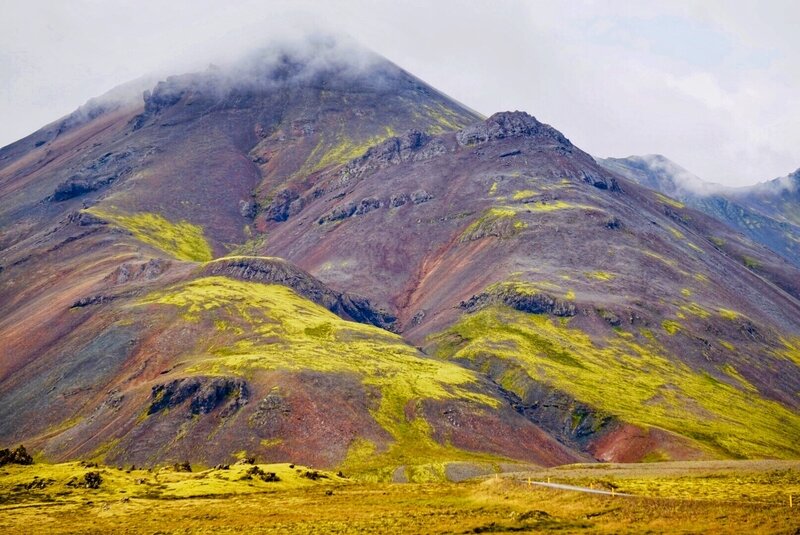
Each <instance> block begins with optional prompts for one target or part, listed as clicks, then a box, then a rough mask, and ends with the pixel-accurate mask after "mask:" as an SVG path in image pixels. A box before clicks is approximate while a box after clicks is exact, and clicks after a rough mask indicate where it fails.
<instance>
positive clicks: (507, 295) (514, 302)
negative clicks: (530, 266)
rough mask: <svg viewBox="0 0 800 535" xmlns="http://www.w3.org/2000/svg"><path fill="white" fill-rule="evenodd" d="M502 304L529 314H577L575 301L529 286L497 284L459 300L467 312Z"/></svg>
mask: <svg viewBox="0 0 800 535" xmlns="http://www.w3.org/2000/svg"><path fill="white" fill-rule="evenodd" d="M494 304H502V305H505V306H508V307H511V308H513V309H514V310H519V311H520V312H527V313H529V314H550V315H552V316H560V317H570V316H574V315H575V314H577V308H576V307H575V303H573V302H571V301H566V300H561V299H557V298H555V297H553V296H552V295H549V294H547V293H544V292H539V291H533V290H531V289H529V288H527V287H526V288H524V289H519V288H516V287H515V286H514V285H499V286H496V287H494V288H490V289H488V290H487V291H485V292H482V293H480V294H477V295H473V296H472V297H470V298H469V299H467V300H466V301H461V303H460V304H459V307H460V308H462V309H464V310H466V311H467V312H477V311H478V310H480V309H482V308H484V307H487V306H489V305H494Z"/></svg>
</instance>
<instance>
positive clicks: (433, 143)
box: [342, 130, 447, 179]
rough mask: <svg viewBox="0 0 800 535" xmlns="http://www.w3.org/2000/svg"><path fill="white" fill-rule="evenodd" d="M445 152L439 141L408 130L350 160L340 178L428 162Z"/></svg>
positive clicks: (358, 176) (416, 131)
mask: <svg viewBox="0 0 800 535" xmlns="http://www.w3.org/2000/svg"><path fill="white" fill-rule="evenodd" d="M446 151H447V149H446V148H445V146H444V143H443V142H442V140H441V139H438V138H431V137H430V136H429V135H428V134H426V133H425V132H420V131H419V130H409V131H408V132H405V133H404V134H402V135H400V136H397V137H390V138H389V139H387V140H385V141H383V142H382V143H379V144H378V145H375V146H373V147H371V148H370V149H369V150H367V152H366V153H364V155H363V156H361V157H359V158H356V159H354V160H352V161H351V162H350V163H348V164H347V165H346V166H345V167H344V169H343V170H342V176H343V177H346V178H349V179H352V178H360V177H362V176H364V175H366V174H368V173H371V172H373V171H376V170H378V169H382V168H384V167H388V166H390V165H396V164H399V163H402V162H408V161H414V162H419V161H423V160H429V159H431V158H434V157H436V156H438V155H440V154H443V153H445V152H446Z"/></svg>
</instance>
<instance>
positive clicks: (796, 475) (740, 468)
mask: <svg viewBox="0 0 800 535" xmlns="http://www.w3.org/2000/svg"><path fill="white" fill-rule="evenodd" d="M520 477H521V478H523V479H525V478H527V477H532V478H534V479H537V480H542V479H547V478H550V480H551V481H552V482H560V483H566V484H572V485H578V486H583V487H593V488H596V489H610V488H615V490H617V491H618V492H625V493H629V494H635V495H637V496H649V497H659V498H669V499H689V500H715V501H720V502H738V503H772V504H775V505H779V506H788V498H789V495H792V496H794V497H800V461H797V460H790V461H780V460H759V461H700V462H696V461H683V462H680V461H679V462H665V463H657V464H613V463H611V464H575V465H567V466H559V467H556V468H554V469H549V470H542V471H537V472H533V473H530V474H524V475H523V474H520ZM793 502H794V499H793Z"/></svg>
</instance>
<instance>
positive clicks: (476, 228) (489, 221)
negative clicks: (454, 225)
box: [460, 206, 527, 241]
mask: <svg viewBox="0 0 800 535" xmlns="http://www.w3.org/2000/svg"><path fill="white" fill-rule="evenodd" d="M506 223H508V224H509V227H510V230H509V232H510V233H512V234H513V233H515V232H517V231H519V230H522V229H523V228H525V227H526V226H527V225H526V224H525V222H524V221H520V220H519V219H517V210H516V209H514V208H510V207H504V206H494V207H491V208H488V209H487V210H485V211H484V212H483V214H481V216H480V217H478V218H477V219H476V220H475V221H473V222H472V223H470V224H469V226H468V227H467V228H466V229H465V230H464V232H463V233H462V234H461V238H460V239H461V241H468V240H470V239H473V237H474V236H481V235H488V233H489V232H491V231H492V230H493V229H495V228H496V227H498V226H499V225H504V224H506Z"/></svg>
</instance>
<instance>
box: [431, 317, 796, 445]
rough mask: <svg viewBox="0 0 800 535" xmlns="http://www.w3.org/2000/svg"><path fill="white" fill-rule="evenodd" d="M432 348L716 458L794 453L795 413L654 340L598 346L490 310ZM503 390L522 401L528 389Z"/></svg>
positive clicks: (616, 340) (558, 325)
mask: <svg viewBox="0 0 800 535" xmlns="http://www.w3.org/2000/svg"><path fill="white" fill-rule="evenodd" d="M431 342H432V343H434V344H435V345H436V347H437V353H436V354H437V355H438V356H439V357H441V358H451V359H456V360H459V361H464V362H470V363H472V364H471V365H472V366H474V367H478V368H481V369H490V368H492V369H500V370H502V369H503V367H504V366H505V367H506V369H509V370H511V369H518V370H521V371H522V373H524V374H526V375H527V376H528V380H529V381H528V382H527V384H530V381H535V382H544V383H547V384H550V385H553V386H554V387H556V388H558V389H559V390H562V391H564V392H566V393H568V394H570V395H571V396H573V397H574V398H575V399H576V400H578V401H580V402H582V403H586V404H588V405H590V406H593V407H595V408H597V409H599V410H601V411H603V412H605V413H607V414H611V415H615V416H617V417H619V418H620V419H622V420H623V421H627V422H630V423H634V424H637V425H643V426H654V427H659V428H662V429H666V430H668V431H672V432H674V433H677V434H681V435H683V436H686V437H689V438H691V439H694V440H695V441H696V442H698V443H700V444H702V445H704V446H705V447H706V448H708V450H709V452H712V453H714V454H716V455H722V456H726V457H761V458H769V457H779V458H791V457H797V455H799V454H800V445H799V444H798V443H797V440H795V438H796V437H797V436H800V415H798V414H796V413H794V412H793V411H790V410H789V409H787V408H786V407H785V406H783V405H781V404H780V403H777V402H774V401H770V400H766V399H763V398H762V397H760V396H759V395H758V393H757V392H756V391H755V390H754V389H753V388H752V386H751V385H749V383H747V382H746V380H744V378H742V377H741V376H740V375H739V374H738V373H737V372H735V370H734V369H733V368H732V367H729V368H726V369H725V370H723V371H722V372H721V373H725V374H726V375H727V376H728V377H732V378H734V379H735V380H736V382H738V383H739V387H737V386H734V385H732V384H729V383H728V382H726V381H720V380H717V379H715V378H713V377H711V376H710V375H708V374H706V373H698V372H696V371H693V370H692V369H690V368H689V367H688V366H686V365H684V364H683V363H681V362H680V361H675V360H673V359H672V358H668V357H667V355H666V354H665V353H664V352H663V349H661V348H660V347H659V346H658V345H657V343H656V342H655V341H654V340H653V341H652V342H651V343H648V344H647V345H641V344H639V343H637V342H636V341H634V340H633V339H630V338H624V337H618V336H615V337H611V338H609V339H606V340H603V342H602V343H596V342H595V341H593V340H592V339H591V338H590V337H589V336H588V335H586V334H585V333H584V332H582V331H580V330H578V329H573V328H570V327H569V326H568V325H567V324H565V322H563V321H553V320H551V319H549V318H548V317H545V316H540V315H531V314H524V313H521V312H517V311H514V310H511V309H507V308H502V307H493V308H486V309H483V310H481V311H480V312H478V313H475V314H470V315H467V316H465V317H464V318H462V320H461V321H460V322H459V323H457V324H456V325H455V326H454V327H452V328H450V329H448V330H447V331H445V332H444V333H441V334H439V335H436V336H434V337H432V339H431ZM790 345H791V344H790ZM788 347H789V346H787V348H788ZM793 347H794V346H793ZM791 351H793V350H792V349H788V352H790V353H791ZM501 373H502V372H501ZM734 384H735V383H734ZM506 386H507V387H508V388H510V389H512V390H514V391H516V392H517V393H518V394H519V395H520V396H523V395H524V393H525V388H526V381H520V380H515V381H510V382H509V383H508V384H507V385H506Z"/></svg>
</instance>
